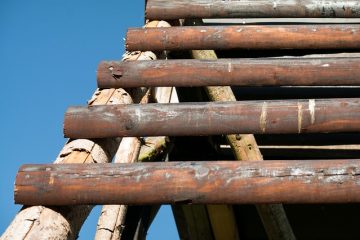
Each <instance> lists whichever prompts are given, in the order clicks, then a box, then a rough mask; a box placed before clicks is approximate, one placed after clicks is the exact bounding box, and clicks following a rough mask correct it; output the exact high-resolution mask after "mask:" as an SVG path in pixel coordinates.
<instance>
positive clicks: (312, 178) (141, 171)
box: [15, 159, 360, 205]
mask: <svg viewBox="0 0 360 240" xmlns="http://www.w3.org/2000/svg"><path fill="white" fill-rule="evenodd" d="M349 202H360V160H359V159H357V160H305V161H256V162H253V161H223V162H217V161H213V162H159V163H133V164H91V165H90V164H89V165H85V164H62V165H51V164H45V165H41V164H39V165H24V166H22V167H21V168H20V170H19V172H18V174H17V177H16V183H15V203H18V204H25V205H40V204H41V205H77V204H141V205H148V204H176V203H194V204H248V203H349Z"/></svg>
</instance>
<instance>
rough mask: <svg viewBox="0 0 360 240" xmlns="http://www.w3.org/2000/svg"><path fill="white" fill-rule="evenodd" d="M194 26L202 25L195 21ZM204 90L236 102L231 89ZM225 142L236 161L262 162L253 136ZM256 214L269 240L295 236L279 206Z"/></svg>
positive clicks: (199, 54) (199, 55) (210, 54)
mask: <svg viewBox="0 0 360 240" xmlns="http://www.w3.org/2000/svg"><path fill="white" fill-rule="evenodd" d="M194 24H198V25H199V24H200V25H201V24H202V21H200V20H195V21H194ZM191 54H192V57H193V58H195V59H199V60H209V59H210V60H216V59H217V55H216V53H215V51H213V50H193V51H191ZM205 90H206V91H207V94H208V96H209V98H210V100H212V101H223V102H224V101H230V102H234V101H236V98H235V96H234V93H233V92H232V89H231V87H229V86H224V87H206V88H205ZM226 140H227V141H228V143H229V144H230V147H231V150H232V152H233V154H234V156H235V158H236V159H237V160H243V161H262V160H263V156H262V154H261V152H260V150H259V147H258V145H257V142H256V140H255V137H254V135H252V134H232V135H227V136H226ZM256 209H257V212H258V214H259V216H260V218H261V220H262V222H263V225H264V228H265V230H266V233H267V236H268V238H269V239H270V240H280V239H282V240H294V239H295V236H294V233H293V231H292V228H291V226H290V223H289V221H288V219H287V216H286V213H285V210H284V208H283V206H282V205H281V204H276V205H274V204H272V205H260V204H258V205H256Z"/></svg>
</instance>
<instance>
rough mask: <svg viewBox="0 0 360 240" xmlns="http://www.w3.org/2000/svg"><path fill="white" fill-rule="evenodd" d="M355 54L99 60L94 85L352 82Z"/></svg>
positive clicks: (359, 69)
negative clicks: (328, 56)
mask: <svg viewBox="0 0 360 240" xmlns="http://www.w3.org/2000/svg"><path fill="white" fill-rule="evenodd" d="M359 75H360V58H306V59H301V58H281V59H276V58H260V59H219V60H207V61H206V60H188V59H187V60H170V61H168V60H157V61H138V62H133V63H129V62H117V61H110V62H101V63H100V64H99V67H98V71H97V83H98V87H100V88H111V87H125V88H128V87H147V86H176V87H190V86H191V87H200V86H307V85H310V86H339V85H341V86H346V85H350V86H355V85H360V78H359Z"/></svg>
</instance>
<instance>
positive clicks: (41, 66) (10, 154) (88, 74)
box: [0, 0, 178, 239]
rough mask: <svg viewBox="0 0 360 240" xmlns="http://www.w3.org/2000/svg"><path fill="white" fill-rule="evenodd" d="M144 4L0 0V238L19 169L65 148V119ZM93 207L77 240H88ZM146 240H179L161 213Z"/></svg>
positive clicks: (139, 19)
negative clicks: (65, 114)
mask: <svg viewBox="0 0 360 240" xmlns="http://www.w3.org/2000/svg"><path fill="white" fill-rule="evenodd" d="M143 14H144V0H132V1H123V0H107V1H99V0H98V1H95V0H81V1H71V0H33V1H28V0H22V1H19V0H1V1H0V73H1V74H0V83H1V100H0V110H1V113H0V116H1V120H0V121H1V122H0V123H1V124H0V130H1V131H0V134H1V138H0V168H1V174H0V196H1V198H0V235H1V234H2V233H3V232H4V230H5V229H6V227H7V226H8V224H9V223H10V221H11V220H12V219H13V217H14V216H15V214H16V212H17V211H18V210H19V208H20V206H17V205H15V204H14V203H13V184H14V180H15V175H16V172H17V170H18V168H19V167H20V165H21V164H25V163H50V162H53V161H54V160H55V158H56V156H57V154H58V153H59V151H60V150H61V148H62V146H63V145H64V142H65V139H64V138H63V133H62V126H63V125H62V124H63V115H64V112H65V110H66V108H67V107H68V106H70V105H85V104H86V101H87V100H88V99H89V98H90V96H91V95H92V93H93V92H94V90H95V89H96V68H97V64H98V63H99V62H100V61H101V60H114V59H120V58H121V55H122V54H123V53H124V40H123V38H124V36H125V32H126V29H127V28H128V27H137V26H138V27H139V26H142V25H143V21H144V16H143ZM99 211H100V208H99V207H97V208H96V209H95V210H94V211H93V212H92V214H91V216H90V217H89V219H88V221H87V222H86V224H85V225H84V227H83V229H82V231H81V233H80V239H92V238H93V236H94V233H95V227H96V222H97V217H98V214H99ZM148 239H178V235H177V233H176V228H175V225H174V221H173V217H172V214H171V212H170V208H169V207H165V208H164V207H163V208H162V210H161V211H160V213H159V215H158V217H157V219H156V221H155V222H154V224H153V226H152V228H151V229H150V232H149V235H148Z"/></svg>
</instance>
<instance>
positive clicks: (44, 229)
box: [1, 51, 156, 240]
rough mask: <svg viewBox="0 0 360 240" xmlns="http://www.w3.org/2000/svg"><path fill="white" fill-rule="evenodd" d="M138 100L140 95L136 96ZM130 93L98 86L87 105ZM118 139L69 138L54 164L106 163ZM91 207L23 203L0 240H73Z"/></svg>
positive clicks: (133, 55) (122, 99)
mask: <svg viewBox="0 0 360 240" xmlns="http://www.w3.org/2000/svg"><path fill="white" fill-rule="evenodd" d="M155 58H156V56H155V54H154V53H152V52H139V51H138V52H128V53H126V54H125V55H124V57H123V60H124V61H133V60H152V59H155ZM135 92H138V94H135V95H138V96H139V95H141V94H139V93H141V92H142V91H135ZM139 99H141V97H139ZM130 103H133V100H132V98H131V97H130V94H129V93H128V92H126V91H125V90H124V89H98V90H97V91H96V92H95V93H94V95H93V97H92V98H91V100H89V102H88V104H89V105H106V104H130ZM120 141H121V139H120V138H108V139H101V140H89V139H70V140H69V141H68V142H67V143H66V144H65V146H64V147H63V149H62V150H61V152H60V154H59V156H58V157H57V159H56V160H55V162H54V163H56V164H62V163H106V162H110V161H111V160H112V158H113V157H114V155H115V153H116V151H117V149H118V147H119V143H120ZM92 208H93V206H88V205H86V206H76V207H57V208H54V207H44V206H31V207H27V206H24V207H23V208H22V209H21V210H20V212H19V213H18V214H17V215H16V217H15V218H14V220H13V221H12V223H11V224H10V225H9V226H8V228H7V229H6V231H5V232H4V233H3V235H2V236H1V240H14V239H15V240H17V239H19V240H22V239H44V240H45V239H76V238H77V237H78V234H79V231H80V229H81V226H82V224H83V223H84V221H85V220H86V218H87V216H88V215H89V214H90V212H91V210H92Z"/></svg>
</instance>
